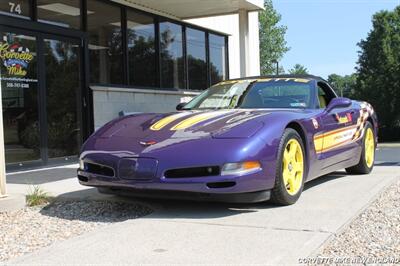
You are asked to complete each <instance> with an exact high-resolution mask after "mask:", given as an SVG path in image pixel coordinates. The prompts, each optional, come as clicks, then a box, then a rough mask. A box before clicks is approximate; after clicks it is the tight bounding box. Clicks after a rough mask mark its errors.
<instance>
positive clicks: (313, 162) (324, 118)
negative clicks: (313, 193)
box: [78, 75, 378, 205]
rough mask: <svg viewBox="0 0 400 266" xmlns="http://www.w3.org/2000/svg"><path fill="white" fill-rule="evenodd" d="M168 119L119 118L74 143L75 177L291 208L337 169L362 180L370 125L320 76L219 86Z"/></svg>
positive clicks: (108, 188)
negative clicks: (77, 146) (78, 145)
mask: <svg viewBox="0 0 400 266" xmlns="http://www.w3.org/2000/svg"><path fill="white" fill-rule="evenodd" d="M176 109H177V111H176V112H172V113H162V114H160V113H137V114H131V115H127V116H123V117H120V118H117V119H115V120H113V121H111V122H109V123H107V124H106V125H104V126H103V127H101V128H100V129H98V130H97V131H96V132H94V133H93V135H92V136H91V137H89V138H88V140H87V141H86V142H85V143H84V145H83V146H82V150H81V154H80V158H79V169H78V179H79V182H80V184H82V185H85V186H92V187H97V188H98V190H99V192H102V193H111V194H122V195H132V196H136V197H156V198H174V199H189V200H208V201H230V202H261V201H266V200H271V201H273V202H274V203H276V204H279V205H290V204H293V203H295V202H296V201H297V200H298V199H299V197H300V194H301V193H302V191H303V188H304V183H305V182H307V181H310V180H312V179H315V178H317V177H319V176H322V175H326V174H328V173H331V172H333V171H337V170H339V169H346V171H347V172H348V173H349V174H368V173H370V172H371V171H372V169H373V166H374V159H375V158H374V157H375V149H376V145H377V140H378V139H377V133H378V132H377V131H378V120H377V115H376V113H375V112H374V110H373V108H372V106H371V105H370V104H368V103H366V102H361V101H356V100H350V99H348V98H343V97H338V96H337V95H336V93H335V91H334V90H333V89H332V87H331V86H330V85H329V84H328V83H327V82H326V81H325V80H323V79H322V78H319V77H315V76H311V75H279V76H264V77H251V78H245V79H234V80H227V81H223V82H220V83H218V84H216V85H214V86H212V87H210V88H209V89H207V90H205V91H203V92H202V93H200V94H199V95H198V96H196V97H194V98H193V99H192V100H191V101H190V102H188V103H180V104H178V106H177V107H176Z"/></svg>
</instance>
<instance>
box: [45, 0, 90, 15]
mask: <svg viewBox="0 0 400 266" xmlns="http://www.w3.org/2000/svg"><path fill="white" fill-rule="evenodd" d="M38 8H41V9H45V10H49V11H53V12H56V13H60V14H64V15H68V16H73V17H76V16H79V15H80V14H81V10H80V9H79V8H77V7H74V6H69V5H66V4H62V3H54V4H48V5H40V6H38ZM93 13H94V12H93V11H89V10H88V11H87V14H88V15H90V14H93Z"/></svg>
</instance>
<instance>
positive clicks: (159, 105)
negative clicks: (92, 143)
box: [91, 86, 198, 130]
mask: <svg viewBox="0 0 400 266" xmlns="http://www.w3.org/2000/svg"><path fill="white" fill-rule="evenodd" d="M91 89H92V91H93V116H94V128H95V130H96V129H98V128H99V127H101V126H102V125H104V124H105V123H107V122H108V121H111V120H112V119H114V118H117V117H118V116H119V112H121V111H124V112H143V113H166V112H173V111H175V107H176V105H177V104H178V103H180V102H188V101H190V99H191V98H192V97H193V96H196V95H197V94H198V93H197V92H179V91H160V90H147V89H146V90H143V89H126V88H114V87H113V88H108V87H97V86H93V87H91Z"/></svg>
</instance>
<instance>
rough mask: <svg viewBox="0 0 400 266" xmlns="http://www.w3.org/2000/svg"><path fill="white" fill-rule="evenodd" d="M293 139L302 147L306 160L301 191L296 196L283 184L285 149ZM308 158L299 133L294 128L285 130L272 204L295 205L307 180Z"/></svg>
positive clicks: (272, 193) (279, 150) (278, 159)
mask: <svg viewBox="0 0 400 266" xmlns="http://www.w3.org/2000/svg"><path fill="white" fill-rule="evenodd" d="M291 139H296V140H297V141H298V142H299V143H300V146H301V149H302V152H303V160H304V169H303V180H302V184H301V187H300V189H299V191H298V192H297V193H296V194H294V195H290V194H289V193H288V191H287V190H286V186H285V184H284V182H283V176H282V170H283V169H282V168H283V153H284V151H285V148H286V146H287V143H288V142H289V141H290V140H291ZM305 170H306V156H305V149H304V144H303V141H302V139H301V137H300V135H299V133H297V131H296V130H294V129H292V128H287V129H285V131H284V133H283V135H282V138H281V141H280V143H279V149H278V157H277V164H276V177H275V187H274V188H273V189H272V192H271V202H273V203H275V204H277V205H282V206H286V205H291V204H294V203H295V202H296V201H297V200H298V199H299V197H300V195H301V193H302V191H303V188H304V180H305V179H306V175H305V173H306V171H305Z"/></svg>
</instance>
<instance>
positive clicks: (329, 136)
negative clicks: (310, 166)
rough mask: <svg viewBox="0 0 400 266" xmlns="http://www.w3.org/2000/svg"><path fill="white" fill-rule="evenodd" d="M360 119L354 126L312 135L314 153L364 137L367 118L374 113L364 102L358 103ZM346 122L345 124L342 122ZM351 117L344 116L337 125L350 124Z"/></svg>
mask: <svg viewBox="0 0 400 266" xmlns="http://www.w3.org/2000/svg"><path fill="white" fill-rule="evenodd" d="M360 107H361V109H360V117H359V118H358V119H357V124H356V125H351V126H347V127H343V128H339V129H336V130H331V131H328V132H324V133H317V134H315V135H314V147H315V151H316V153H323V152H326V151H329V150H332V149H335V148H338V147H342V146H344V145H347V144H350V143H352V142H355V141H358V140H359V139H361V138H362V136H363V135H364V128H365V122H366V121H367V119H368V117H369V116H371V115H372V114H373V113H374V109H373V108H372V106H371V105H370V104H368V103H366V102H362V103H360ZM344 121H346V122H344ZM351 121H352V117H349V115H348V114H346V116H345V117H342V118H339V119H338V123H339V124H341V123H347V122H351Z"/></svg>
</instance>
